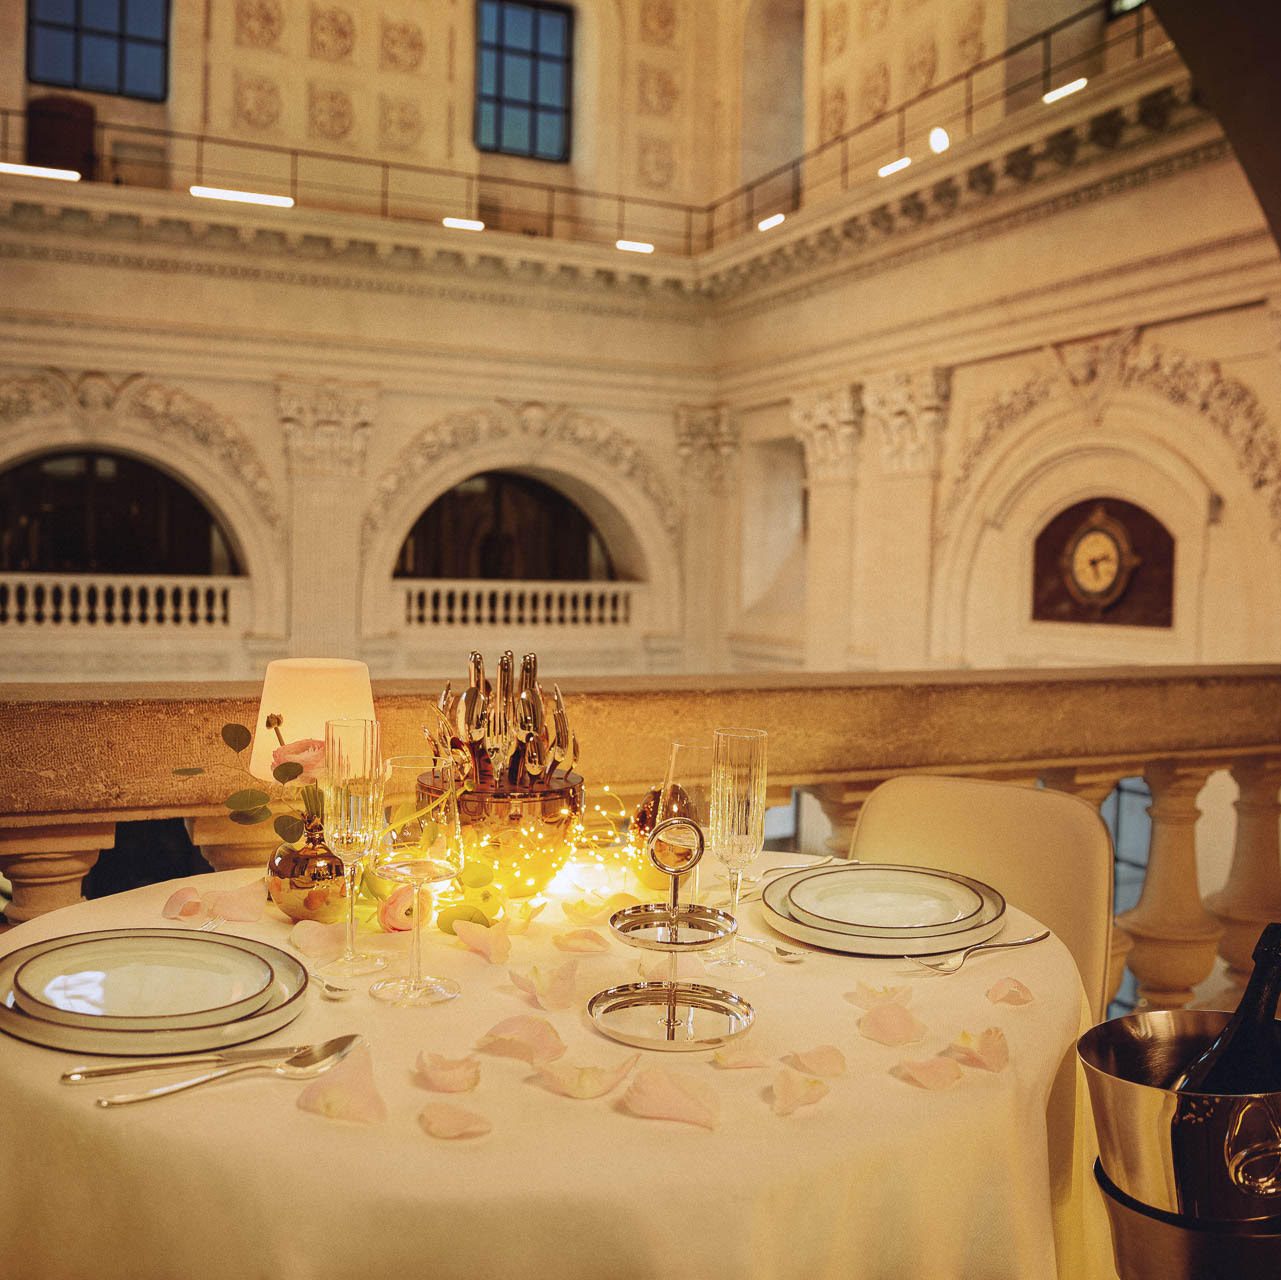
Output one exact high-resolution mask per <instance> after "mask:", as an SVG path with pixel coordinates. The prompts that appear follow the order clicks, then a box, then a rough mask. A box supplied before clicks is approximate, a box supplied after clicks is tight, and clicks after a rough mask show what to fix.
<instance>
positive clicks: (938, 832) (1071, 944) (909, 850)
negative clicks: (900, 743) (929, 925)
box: [850, 775, 1112, 1021]
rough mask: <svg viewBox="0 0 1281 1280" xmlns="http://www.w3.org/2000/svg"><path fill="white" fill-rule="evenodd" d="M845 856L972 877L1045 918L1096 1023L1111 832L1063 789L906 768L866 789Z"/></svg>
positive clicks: (1103, 989) (1102, 986) (1100, 1009)
mask: <svg viewBox="0 0 1281 1280" xmlns="http://www.w3.org/2000/svg"><path fill="white" fill-rule="evenodd" d="M850 856H851V857H854V858H857V859H858V860H859V861H861V862H896V863H902V864H905V865H909V866H928V867H938V868H940V869H942V870H945V871H958V872H960V873H961V874H962V875H970V876H974V877H975V878H976V879H978V880H983V881H985V882H987V883H988V884H991V885H992V886H993V887H994V888H996V889H998V890H1000V892H1001V893H1002V894H1004V895H1005V897H1006V898H1007V899H1008V901H1010V902H1011V903H1013V905H1014V906H1016V907H1021V908H1022V909H1023V910H1025V911H1027V912H1029V913H1030V914H1032V915H1034V916H1035V917H1036V918H1037V919H1038V920H1040V921H1042V922H1043V923H1044V924H1047V925H1048V926H1049V927H1050V928H1051V929H1053V930H1054V932H1055V933H1056V934H1058V936H1059V937H1060V938H1061V939H1062V940H1063V943H1064V945H1065V946H1066V947H1067V949H1068V950H1069V951H1070V952H1071V953H1072V958H1073V959H1074V960H1075V961H1076V965H1077V968H1078V969H1079V970H1080V971H1081V981H1082V982H1083V983H1084V985H1085V992H1086V996H1087V997H1088V998H1089V1002H1090V1011H1091V1013H1092V1014H1093V1016H1094V1018H1095V1020H1096V1021H1098V1020H1099V1019H1101V1018H1102V1017H1103V1016H1104V1014H1105V1007H1106V1000H1107V972H1108V957H1109V952H1110V941H1111V930H1112V837H1111V835H1110V834H1109V833H1108V829H1107V827H1106V826H1105V825H1104V823H1103V819H1102V818H1100V817H1099V814H1098V811H1097V810H1096V809H1094V808H1093V807H1092V806H1091V805H1089V804H1087V803H1086V802H1085V801H1084V800H1081V799H1080V798H1079V797H1077V796H1072V795H1068V794H1066V793H1065V792H1062V791H1046V790H1040V789H1037V788H1034V787H1021V786H1014V785H1012V784H1010V783H1005V782H984V781H978V780H975V779H971V778H936V777H927V776H922V775H907V776H903V777H898V778H891V779H890V780H889V781H888V782H884V783H882V784H881V785H880V786H879V787H877V788H876V790H875V791H873V792H872V794H871V795H870V796H869V797H868V799H867V801H866V803H865V804H864V805H863V811H862V813H860V815H859V819H858V825H857V826H856V827H855V828H854V838H853V842H852V844H851V846H850Z"/></svg>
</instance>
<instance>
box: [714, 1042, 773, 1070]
mask: <svg viewBox="0 0 1281 1280" xmlns="http://www.w3.org/2000/svg"><path fill="white" fill-rule="evenodd" d="M712 1065H713V1066H717V1067H720V1069H721V1070H722V1071H745V1070H747V1069H748V1068H749V1067H768V1066H769V1059H768V1058H767V1057H765V1056H764V1054H761V1053H758V1052H757V1051H756V1050H755V1049H751V1048H749V1047H748V1046H747V1045H745V1044H727V1045H726V1046H725V1047H724V1048H723V1049H717V1050H716V1052H715V1053H714V1054H712Z"/></svg>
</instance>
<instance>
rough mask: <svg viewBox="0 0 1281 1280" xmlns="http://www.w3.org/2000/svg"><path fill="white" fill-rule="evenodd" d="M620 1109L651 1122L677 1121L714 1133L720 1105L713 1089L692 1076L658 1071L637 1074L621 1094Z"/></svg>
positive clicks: (648, 1070)
mask: <svg viewBox="0 0 1281 1280" xmlns="http://www.w3.org/2000/svg"><path fill="white" fill-rule="evenodd" d="M622 1102H623V1109H624V1110H625V1111H630V1112H631V1114H632V1115H634V1116H644V1117H647V1118H648V1119H651V1120H678V1121H680V1123H682V1124H694V1125H699V1126H700V1127H701V1128H704V1129H715V1128H716V1122H717V1120H718V1119H719V1118H720V1115H719V1113H720V1104H719V1102H718V1101H717V1097H716V1094H715V1092H714V1091H713V1089H712V1088H711V1087H710V1086H709V1085H707V1084H706V1083H705V1082H704V1081H702V1080H697V1079H695V1078H694V1077H693V1076H689V1075H680V1074H677V1073H676V1072H674V1071H667V1070H665V1069H664V1068H662V1067H649V1068H647V1069H646V1070H644V1071H638V1072H637V1073H636V1074H635V1075H634V1076H633V1077H632V1082H631V1084H630V1085H629V1086H628V1088H627V1092H626V1093H625V1094H623V1099H622Z"/></svg>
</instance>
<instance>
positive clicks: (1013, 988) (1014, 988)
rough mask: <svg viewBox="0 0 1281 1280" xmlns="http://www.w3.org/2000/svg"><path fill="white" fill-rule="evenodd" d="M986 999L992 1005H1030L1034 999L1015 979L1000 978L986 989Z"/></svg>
mask: <svg viewBox="0 0 1281 1280" xmlns="http://www.w3.org/2000/svg"><path fill="white" fill-rule="evenodd" d="M987 998H988V999H989V1000H990V1001H991V1002H992V1003H993V1004H1031V1003H1032V1001H1033V1000H1035V999H1036V997H1035V996H1034V995H1033V994H1032V993H1031V992H1030V991H1029V990H1028V989H1027V988H1026V987H1025V986H1024V985H1023V984H1022V983H1021V982H1020V981H1019V980H1018V979H1017V978H1002V979H1001V980H1000V982H998V983H997V984H996V986H994V987H989V988H988V992H987Z"/></svg>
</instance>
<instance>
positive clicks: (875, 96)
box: [858, 62, 890, 120]
mask: <svg viewBox="0 0 1281 1280" xmlns="http://www.w3.org/2000/svg"><path fill="white" fill-rule="evenodd" d="M889 105H890V68H889V63H887V62H875V63H873V64H872V65H871V66H870V67H868V69H867V70H866V71H865V72H864V73H863V82H862V84H861V85H860V86H859V91H858V109H859V112H860V113H861V118H862V119H864V120H874V119H875V118H876V117H877V116H880V115H884V113H885V110H886V108H887V107H888V106H889Z"/></svg>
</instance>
